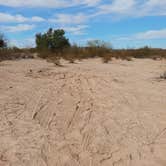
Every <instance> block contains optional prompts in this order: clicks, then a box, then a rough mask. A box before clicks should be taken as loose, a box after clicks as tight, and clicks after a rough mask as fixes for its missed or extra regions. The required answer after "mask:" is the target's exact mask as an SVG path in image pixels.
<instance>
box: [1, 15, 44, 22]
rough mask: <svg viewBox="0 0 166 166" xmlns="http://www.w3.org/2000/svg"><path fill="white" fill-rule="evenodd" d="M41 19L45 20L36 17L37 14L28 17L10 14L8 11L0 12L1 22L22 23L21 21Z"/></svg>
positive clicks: (40, 20) (39, 20)
mask: <svg viewBox="0 0 166 166" xmlns="http://www.w3.org/2000/svg"><path fill="white" fill-rule="evenodd" d="M42 21H45V19H44V18H42V17H38V16H34V17H31V18H28V17H24V16H22V15H20V14H16V15H11V14H8V13H0V22H1V23H2V22H3V23H9V22H14V23H16V22H18V23H22V22H42Z"/></svg>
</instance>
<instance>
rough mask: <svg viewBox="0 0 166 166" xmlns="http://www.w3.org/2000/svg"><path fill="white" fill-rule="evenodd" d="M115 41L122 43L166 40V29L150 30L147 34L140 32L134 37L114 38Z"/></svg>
mask: <svg viewBox="0 0 166 166" xmlns="http://www.w3.org/2000/svg"><path fill="white" fill-rule="evenodd" d="M114 39H115V40H121V41H130V40H132V41H135V40H137V41H138V40H153V39H166V29H160V30H149V31H145V32H139V33H136V34H133V35H125V36H121V37H114Z"/></svg>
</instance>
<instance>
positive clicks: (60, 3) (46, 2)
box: [0, 0, 166, 48]
mask: <svg viewBox="0 0 166 166" xmlns="http://www.w3.org/2000/svg"><path fill="white" fill-rule="evenodd" d="M50 27H51V28H53V29H59V28H60V29H64V30H65V32H66V37H67V38H69V40H70V42H71V43H77V44H78V45H85V44H86V42H87V41H89V40H96V39H100V40H104V41H106V42H110V43H111V44H112V47H113V48H138V47H143V46H145V45H147V46H150V47H156V48H166V0H26V1H25V0H0V32H2V33H4V34H5V36H6V38H7V39H8V41H9V43H10V45H12V46H13V45H15V46H18V47H32V46H35V34H36V33H44V32H46V31H47V30H48V29H49V28H50Z"/></svg>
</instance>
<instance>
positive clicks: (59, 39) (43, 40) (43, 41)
mask: <svg viewBox="0 0 166 166" xmlns="http://www.w3.org/2000/svg"><path fill="white" fill-rule="evenodd" d="M69 46H70V43H69V40H68V39H67V38H66V37H65V31H64V30H63V29H57V30H53V29H52V28H50V29H49V30H48V31H47V32H46V33H44V34H41V33H39V34H36V47H37V49H40V50H51V51H56V50H61V49H63V48H66V47H69Z"/></svg>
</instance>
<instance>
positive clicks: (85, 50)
mask: <svg viewBox="0 0 166 166" xmlns="http://www.w3.org/2000/svg"><path fill="white" fill-rule="evenodd" d="M36 52H37V53H38V56H39V57H40V58H44V59H47V60H48V59H50V60H48V61H49V62H51V61H52V62H53V63H55V64H56V65H57V66H59V65H60V59H61V58H63V59H65V60H68V61H69V62H70V63H75V61H76V60H82V59H86V58H94V57H100V58H102V62H103V63H108V62H109V61H111V60H112V59H113V58H115V59H122V60H127V61H132V58H150V59H153V60H159V59H162V58H166V50H165V49H155V48H150V47H147V46H145V47H143V48H139V49H112V47H111V44H110V43H108V42H105V41H101V40H91V41H88V42H87V45H86V46H84V47H80V46H77V45H76V44H74V45H71V44H70V43H69V40H68V39H67V38H66V37H65V31H64V30H62V29H57V30H53V29H51V28H50V29H49V30H48V31H47V32H46V33H43V34H41V33H38V34H36V48H29V49H20V48H17V47H13V48H8V47H7V40H6V39H5V37H4V35H2V34H1V35H0V60H1V61H2V60H12V59H19V58H28V57H29V58H32V57H33V56H32V53H36Z"/></svg>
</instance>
